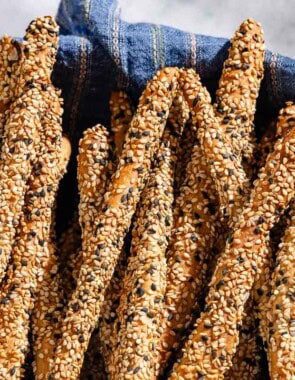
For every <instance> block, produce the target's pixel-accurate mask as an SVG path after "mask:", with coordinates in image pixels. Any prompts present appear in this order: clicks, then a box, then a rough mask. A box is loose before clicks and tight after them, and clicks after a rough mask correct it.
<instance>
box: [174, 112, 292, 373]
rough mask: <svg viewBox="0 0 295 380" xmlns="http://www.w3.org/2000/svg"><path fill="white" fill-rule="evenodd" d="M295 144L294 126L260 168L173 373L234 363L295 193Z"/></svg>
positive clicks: (211, 369) (216, 370) (223, 368)
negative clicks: (273, 236) (272, 239)
mask: <svg viewBox="0 0 295 380" xmlns="http://www.w3.org/2000/svg"><path fill="white" fill-rule="evenodd" d="M289 107H294V106H289ZM287 120H288V116H284V115H283V116H281V117H280V118H279V119H278V127H277V129H278V130H279V129H280V127H281V125H285V124H286V121H287ZM293 144H295V128H292V129H291V130H290V131H289V133H288V134H287V135H286V136H283V137H281V138H279V139H278V140H277V142H276V144H275V147H274V151H273V152H272V153H271V154H270V155H269V157H268V159H267V162H266V165H265V167H264V168H263V169H262V170H261V171H260V175H259V178H258V180H256V181H255V183H254V189H253V191H252V193H251V197H250V201H249V203H248V205H247V207H245V208H244V210H243V211H242V213H241V215H240V218H239V219H238V222H237V224H236V226H235V229H234V232H233V234H232V235H231V236H230V237H229V238H228V240H227V245H226V249H225V252H224V254H223V255H222V256H221V257H220V259H219V261H218V264H217V267H216V270H215V273H214V275H213V278H212V280H211V283H210V292H209V295H208V296H207V299H206V307H205V311H204V312H203V313H202V314H201V317H200V318H199V320H198V321H197V323H196V326H195V330H194V331H193V332H192V334H191V335H190V337H189V338H188V340H187V342H186V345H185V348H184V354H183V357H182V358H181V359H180V361H179V363H176V364H175V365H174V368H173V371H172V374H171V375H170V379H186V378H197V376H204V377H205V378H206V377H207V378H210V379H222V378H223V375H224V372H225V371H226V370H227V369H229V368H230V366H231V359H232V356H233V354H234V353H235V349H236V346H237V343H238V329H237V325H238V324H240V323H241V321H242V315H243V310H244V306H245V302H246V301H247V299H248V297H249V295H250V292H251V288H252V286H253V282H254V279H255V276H256V273H260V271H261V267H262V265H263V262H264V259H265V255H266V254H267V252H268V250H266V249H265V247H266V244H267V241H268V240H269V231H270V229H271V228H272V226H273V225H274V224H275V223H276V222H277V221H278V219H279V215H280V213H281V212H282V210H284V209H285V208H286V207H287V205H288V203H289V201H290V200H291V199H292V197H294V179H295V167H294V159H295V154H294V151H295V149H294V147H293Z"/></svg>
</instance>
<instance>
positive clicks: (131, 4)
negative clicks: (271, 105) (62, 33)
mask: <svg viewBox="0 0 295 380" xmlns="http://www.w3.org/2000/svg"><path fill="white" fill-rule="evenodd" d="M68 1H71V0H68ZM92 1H95V0H92ZM58 3H59V0H0V34H3V33H7V34H10V35H13V36H22V35H23V33H24V30H25V28H26V26H27V24H28V23H29V22H30V21H31V20H32V19H33V18H34V17H36V16H39V15H47V14H51V15H55V13H56V10H57V6H58ZM120 3H121V6H122V16H123V18H124V19H126V20H128V21H133V22H137V21H150V22H154V23H161V24H166V25H172V26H175V27H178V28H181V29H184V30H187V31H191V32H196V33H202V34H210V35H215V36H221V37H231V36H232V34H233V32H234V30H235V29H236V28H237V27H238V26H239V24H240V23H241V22H242V21H243V20H244V19H245V18H247V17H252V18H255V19H256V20H258V21H260V22H261V23H262V26H263V29H264V31H265V40H266V45H267V47H268V48H269V49H271V50H273V51H276V52H278V53H281V54H285V55H289V56H291V57H294V58H295V0H120Z"/></svg>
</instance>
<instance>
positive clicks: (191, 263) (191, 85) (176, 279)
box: [160, 70, 248, 366]
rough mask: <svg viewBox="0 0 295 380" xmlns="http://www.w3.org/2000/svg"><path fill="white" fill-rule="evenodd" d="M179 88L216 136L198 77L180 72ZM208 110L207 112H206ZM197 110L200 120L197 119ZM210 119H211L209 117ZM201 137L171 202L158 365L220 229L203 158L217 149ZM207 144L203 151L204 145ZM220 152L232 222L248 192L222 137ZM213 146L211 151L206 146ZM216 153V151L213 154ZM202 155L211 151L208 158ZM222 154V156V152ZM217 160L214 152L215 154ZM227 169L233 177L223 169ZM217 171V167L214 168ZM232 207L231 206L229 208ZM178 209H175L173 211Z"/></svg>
mask: <svg viewBox="0 0 295 380" xmlns="http://www.w3.org/2000/svg"><path fill="white" fill-rule="evenodd" d="M180 86H181V88H182V89H183V91H184V98H185V99H186V100H187V102H188V104H189V107H190V110H191V114H192V122H193V124H194V123H195V120H196V119H197V122H198V125H199V128H203V129H204V130H205V133H206V134H208V135H209V136H215V135H216V134H218V133H219V134H220V136H222V130H221V128H220V126H219V123H218V121H217V119H216V117H215V115H214V112H213V107H212V106H211V104H210V95H209V93H208V92H207V90H206V89H205V88H204V87H203V86H202V84H201V82H200V80H199V77H198V75H197V74H196V73H195V72H194V71H193V70H182V71H181V77H180ZM207 110H208V111H207ZM206 112H209V113H210V117H211V120H212V121H213V122H212V124H210V123H208V129H205V128H206V125H205V122H204V120H206V121H207V119H206V118H205V117H204V114H205V115H206ZM200 114H201V115H203V117H204V119H201V117H200ZM208 120H210V119H208ZM198 135H200V136H201V139H200V140H201V142H203V140H205V141H204V142H203V146H201V145H200V143H197V144H196V145H195V146H194V148H193V151H192V159H191V162H190V163H189V165H188V166H187V173H186V176H187V180H186V181H185V182H184V186H183V188H181V190H180V196H179V199H177V200H176V210H178V209H179V210H181V212H180V214H179V216H176V219H175V228H174V231H173V233H172V240H171V243H170V250H168V253H167V256H168V274H167V291H166V310H167V313H168V316H167V322H166V328H165V330H164V333H163V335H162V339H161V344H162V346H161V347H160V355H161V359H160V362H161V365H162V366H163V365H164V363H166V362H167V359H168V357H169V355H170V354H169V351H170V352H171V351H172V350H175V349H177V348H178V347H179V344H180V337H181V333H182V332H183V331H184V330H185V329H187V327H188V326H189V325H190V324H191V321H192V319H193V312H194V313H197V312H198V311H199V310H198V309H199V306H198V302H199V297H200V293H201V289H202V284H203V282H204V274H205V273H206V258H207V256H208V255H209V253H210V250H211V249H212V247H213V243H214V240H215V237H216V234H217V230H218V228H219V227H220V226H219V223H218V217H219V215H218V198H217V193H216V190H215V186H216V184H215V183H214V181H213V179H212V177H211V175H210V171H209V170H210V169H209V168H208V164H207V159H208V160H212V155H215V154H216V149H212V146H211V144H210V140H209V139H208V138H207V136H206V138H205V137H204V136H202V135H201V133H200V132H199V131H198ZM220 138H221V137H220ZM204 146H205V147H206V154H205V155H204V153H203V149H204ZM221 148H222V152H221V154H220V167H221V168H222V170H223V173H222V176H221V177H220V176H219V173H216V172H215V173H214V174H215V179H216V178H217V180H218V182H219V183H220V182H221V181H223V182H222V183H221V184H220V185H219V187H218V186H217V188H219V189H220V187H224V186H225V185H226V186H228V187H230V189H231V191H232V193H234V194H238V199H236V198H235V203H232V198H233V197H231V196H230V195H228V196H224V197H223V199H224V201H223V208H224V209H230V207H231V217H230V218H229V221H230V222H231V221H232V220H234V218H236V216H237V214H238V212H239V210H240V209H241V208H242V206H243V204H244V201H245V199H246V197H247V194H248V181H247V179H246V176H245V173H244V171H243V168H242V166H241V164H240V165H239V163H238V161H237V160H235V161H232V160H231V158H230V157H232V147H231V145H230V143H229V142H228V141H227V140H226V141H225V142H224V143H223V145H222V147H221ZM211 149H212V152H210V150H211ZM218 153H219V152H218ZM207 154H208V155H210V156H209V157H207ZM222 154H223V155H222ZM216 156H217V158H218V159H219V156H218V154H216ZM227 168H229V169H228V170H230V171H232V174H233V176H232V178H230V177H229V176H228V173H227V172H225V170H227ZM217 169H218V167H217ZM222 191H223V189H222ZM232 206H235V208H234V209H233V208H232ZM176 212H177V211H176Z"/></svg>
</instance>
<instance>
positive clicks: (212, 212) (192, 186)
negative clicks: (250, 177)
mask: <svg viewBox="0 0 295 380" xmlns="http://www.w3.org/2000/svg"><path fill="white" fill-rule="evenodd" d="M217 202H218V201H217V198H216V193H215V190H214V184H213V181H212V179H211V176H210V175H208V170H207V162H206V160H205V159H204V155H203V153H202V150H201V147H200V145H199V143H195V146H194V147H193V150H192V155H191V161H190V162H189V164H188V166H187V170H186V179H185V181H184V183H183V185H182V186H181V188H180V194H179V196H178V198H177V199H176V205H175V215H174V218H175V220H174V228H173V231H172V237H171V241H170V243H169V248H168V252H167V258H168V273H167V289H166V295H165V324H164V325H163V329H164V331H163V334H162V337H161V346H160V356H161V358H160V366H161V367H164V364H165V363H167V360H168V358H169V356H170V354H171V352H172V351H174V350H176V349H177V347H178V346H179V344H180V339H181V337H182V336H183V333H184V331H185V330H186V329H187V328H188V326H189V325H190V323H191V321H192V318H193V315H194V312H197V311H198V308H199V296H200V293H201V289H202V281H203V273H204V268H203V265H204V260H205V257H206V255H207V254H208V252H209V251H210V248H211V247H212V245H213V238H214V236H215V228H216V224H217V218H216V217H217V210H218V203H217Z"/></svg>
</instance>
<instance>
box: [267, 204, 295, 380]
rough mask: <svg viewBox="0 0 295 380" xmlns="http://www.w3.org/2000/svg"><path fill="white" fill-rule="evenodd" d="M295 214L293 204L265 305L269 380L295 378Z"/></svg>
mask: <svg viewBox="0 0 295 380" xmlns="http://www.w3.org/2000/svg"><path fill="white" fill-rule="evenodd" d="M294 243H295V213H294V204H293V205H292V209H291V218H290V222H289V225H288V227H287V229H286V232H285V236H284V238H283V241H282V243H281V244H280V248H279V251H278V252H277V256H276V266H275V269H274V273H273V276H272V281H271V296H270V299H269V301H268V305H267V317H268V318H267V322H268V325H269V326H271V327H270V328H269V329H268V339H267V341H268V347H267V353H268V358H269V370H270V376H271V379H274V380H279V379H280V380H281V379H288V380H289V379H290V380H291V379H294V377H295V333H294V330H295V324H294V321H295V280H294V279H295V273H294Z"/></svg>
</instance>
